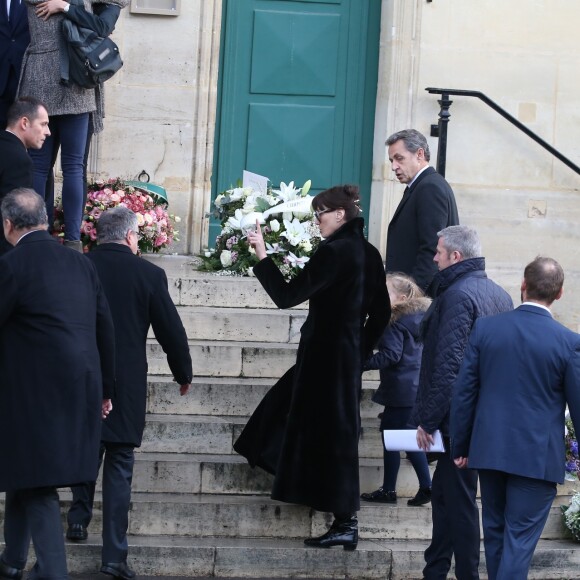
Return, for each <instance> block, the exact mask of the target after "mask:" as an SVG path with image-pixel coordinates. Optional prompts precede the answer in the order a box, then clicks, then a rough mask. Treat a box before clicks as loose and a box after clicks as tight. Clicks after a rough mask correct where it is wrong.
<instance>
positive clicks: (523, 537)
mask: <svg viewBox="0 0 580 580" xmlns="http://www.w3.org/2000/svg"><path fill="white" fill-rule="evenodd" d="M563 284H564V272H563V271H562V268H561V266H560V264H558V262H556V260H553V259H551V258H542V257H538V258H536V259H535V260H534V261H533V262H531V263H530V264H528V265H527V266H526V269H525V271H524V279H523V282H522V286H521V291H522V302H523V303H522V305H521V306H520V307H519V308H517V309H516V310H514V311H512V312H507V313H505V314H500V315H498V316H493V317H490V318H485V319H483V320H478V321H477V322H476V324H475V326H474V328H473V332H472V333H471V337H470V339H469V345H468V347H467V351H466V354H465V359H464V361H463V365H462V367H461V371H460V373H459V375H458V377H457V381H456V383H455V385H454V393H453V403H452V414H451V440H452V450H451V453H452V457H454V458H455V464H456V465H457V466H458V467H460V468H466V467H469V468H473V469H477V470H479V481H480V487H481V502H482V508H483V533H484V543H485V559H486V563H487V572H488V576H489V579H490V580H525V579H526V578H527V577H528V569H529V567H530V562H531V561H532V556H533V554H534V549H535V547H536V544H537V543H538V540H539V538H540V534H541V533H542V530H543V528H544V525H545V523H546V520H547V518H548V514H549V511H550V506H551V505H552V500H553V499H554V496H555V495H556V483H562V482H563V481H564V462H565V450H564V413H565V408H566V404H567V405H568V407H569V409H570V414H571V416H572V421H573V423H574V426H575V428H576V429H578V430H580V336H578V335H577V334H576V333H575V332H572V331H571V330H568V329H567V328H565V327H564V326H562V325H561V324H559V323H558V322H556V321H555V320H554V319H553V318H552V314H551V313H550V310H549V307H550V306H551V304H552V303H553V302H554V301H555V300H558V299H559V298H560V297H561V296H562V289H563ZM576 432H578V431H576ZM468 471H469V470H468Z"/></svg>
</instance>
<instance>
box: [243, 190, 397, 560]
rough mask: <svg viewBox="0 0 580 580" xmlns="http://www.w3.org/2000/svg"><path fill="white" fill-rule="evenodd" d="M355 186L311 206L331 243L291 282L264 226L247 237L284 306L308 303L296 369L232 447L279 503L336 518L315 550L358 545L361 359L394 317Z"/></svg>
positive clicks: (311, 541) (261, 275) (315, 541)
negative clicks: (269, 477)
mask: <svg viewBox="0 0 580 580" xmlns="http://www.w3.org/2000/svg"><path fill="white" fill-rule="evenodd" d="M358 204H359V195H358V188H357V187H355V186H349V185H344V186H336V187H333V188H331V189H328V190H326V191H323V192H321V193H319V194H318V195H317V196H316V197H315V198H314V200H313V202H312V207H313V208H314V210H315V211H314V215H315V217H316V220H317V221H318V223H319V227H320V233H321V234H322V237H323V238H324V241H323V242H322V243H321V244H320V246H319V247H318V249H317V250H316V252H315V253H314V254H313V256H312V257H311V259H310V261H309V262H308V263H307V264H306V266H305V268H304V269H303V270H302V272H301V273H300V274H299V275H298V276H297V277H296V278H295V279H293V280H292V281H290V282H286V281H285V279H284V277H283V276H282V274H281V273H280V271H279V269H278V268H277V267H276V265H275V264H274V262H273V261H272V260H271V259H270V258H268V256H267V254H266V250H265V247H264V240H263V237H262V234H261V231H260V228H259V226H258V228H257V231H256V232H255V233H249V234H248V241H249V242H250V244H251V245H252V246H253V247H254V248H255V250H256V256H257V257H258V258H259V259H260V262H259V263H258V264H257V265H256V266H255V267H254V274H255V275H256V277H257V278H258V280H259V281H260V283H261V284H262V285H263V286H264V288H265V290H266V292H268V294H269V295H270V297H271V298H272V300H274V302H275V303H276V305H277V306H278V307H279V308H290V307H292V306H296V305H298V304H301V303H302V302H304V301H305V300H309V301H310V309H309V313H308V317H307V319H306V321H305V323H304V325H303V326H302V330H301V335H302V336H301V340H300V344H299V347H298V355H297V359H296V364H295V366H294V367H293V368H292V369H290V371H288V372H287V373H286V374H285V375H284V377H282V379H281V380H280V381H279V382H278V383H277V384H276V385H275V386H274V387H272V389H271V390H270V392H269V393H268V394H267V395H266V397H265V398H264V400H263V401H262V403H261V404H260V406H259V407H258V408H257V409H256V411H255V413H254V414H253V415H252V417H251V419H250V421H249V422H248V425H247V426H246V428H245V430H244V432H243V433H242V434H241V436H240V438H239V439H238V441H237V442H236V444H235V449H236V451H238V453H240V454H242V455H244V456H245V457H246V458H248V461H249V462H250V464H251V465H252V466H254V465H259V466H261V467H263V468H265V469H267V470H268V471H270V472H271V473H274V474H275V479H274V486H273V490H272V498H273V499H276V500H280V501H285V502H289V503H299V504H304V505H307V506H309V507H311V508H314V509H316V510H320V511H327V512H333V513H334V517H335V520H334V523H333V524H332V527H331V529H330V530H329V531H328V532H327V533H326V534H324V535H323V536H321V537H319V538H308V539H306V540H305V541H304V542H305V544H306V545H308V546H318V547H323V548H327V547H330V546H336V545H341V546H344V548H345V549H350V550H354V549H355V548H356V546H357V543H358V522H357V518H356V512H357V510H358V509H359V507H360V501H359V472H358V439H359V432H360V414H359V403H360V393H361V374H362V367H363V362H364V361H365V360H366V358H367V356H368V355H369V354H370V352H371V351H372V348H373V347H374V345H375V343H376V342H377V341H378V339H379V337H380V336H381V334H382V331H383V329H384V328H385V326H386V324H387V323H388V321H389V316H390V303H389V296H388V293H387V289H386V285H385V273H384V268H383V263H382V259H381V256H380V254H379V252H378V251H377V250H376V248H374V247H373V246H372V245H371V244H369V243H368V242H367V241H366V240H365V238H364V235H363V225H364V222H363V220H362V218H359V217H358V214H359V212H360V209H359V205H358Z"/></svg>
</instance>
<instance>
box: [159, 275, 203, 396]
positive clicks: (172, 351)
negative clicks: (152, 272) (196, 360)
mask: <svg viewBox="0 0 580 580" xmlns="http://www.w3.org/2000/svg"><path fill="white" fill-rule="evenodd" d="M156 274H157V276H156V279H155V281H154V282H153V288H154V290H153V296H152V299H151V302H150V306H149V308H150V312H149V316H150V320H151V327H152V328H153V332H154V333H155V338H156V339H157V342H159V344H160V345H161V348H162V349H163V352H164V353H165V354H166V355H167V363H168V364H169V368H170V369H171V372H172V373H173V377H174V379H175V380H176V381H177V383H179V384H180V385H185V384H188V383H191V379H192V376H193V370H192V364H191V355H190V353H189V344H188V342H187V334H186V332H185V328H184V327H183V323H182V322H181V318H180V317H179V313H178V312H177V308H176V307H175V304H174V303H173V300H171V296H170V295H169V290H168V289H167V276H166V275H165V272H164V271H163V270H156Z"/></svg>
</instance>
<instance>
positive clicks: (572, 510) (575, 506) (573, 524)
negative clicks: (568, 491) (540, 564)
mask: <svg viewBox="0 0 580 580" xmlns="http://www.w3.org/2000/svg"><path fill="white" fill-rule="evenodd" d="M561 510H562V513H563V515H564V525H565V526H566V528H567V529H568V530H569V531H570V533H571V534H572V536H573V537H574V539H575V540H576V541H578V542H580V492H577V491H575V492H574V495H573V496H572V498H571V499H570V504H569V505H567V506H564V505H563V506H561Z"/></svg>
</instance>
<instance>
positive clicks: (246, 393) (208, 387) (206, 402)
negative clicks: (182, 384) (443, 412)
mask: <svg viewBox="0 0 580 580" xmlns="http://www.w3.org/2000/svg"><path fill="white" fill-rule="evenodd" d="M365 376H366V375H365ZM275 382H276V380H275V379H272V378H246V377H231V378H229V377H224V378H222V377H194V379H193V381H192V384H191V388H190V390H189V392H188V393H187V395H185V396H183V397H182V396H181V395H180V394H179V387H178V385H177V383H176V382H175V381H173V379H172V378H171V377H168V376H156V377H154V376H151V377H149V381H148V397H147V412H148V413H156V414H171V415H225V416H237V417H249V416H250V415H251V414H252V413H253V412H254V410H255V408H256V407H257V406H258V404H259V403H260V401H261V400H262V398H263V397H264V395H265V394H266V393H267V392H268V390H269V389H270V387H271V386H272V385H273V384H274V383H275ZM377 387H378V381H371V380H364V381H363V390H362V399H361V410H360V412H361V417H363V418H368V419H376V418H377V415H378V413H380V412H381V411H382V410H383V407H382V406H381V405H377V404H376V403H373V401H372V400H371V397H372V395H373V393H374V392H375V390H376V388H377ZM378 426H379V420H378V419H377V421H376V427H377V429H378Z"/></svg>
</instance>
